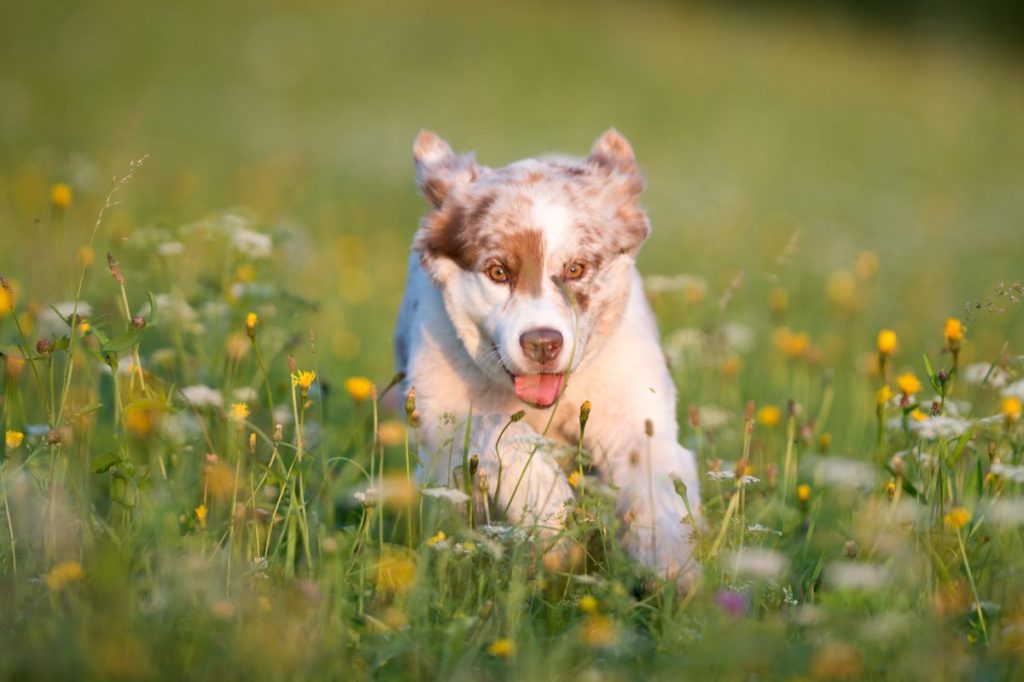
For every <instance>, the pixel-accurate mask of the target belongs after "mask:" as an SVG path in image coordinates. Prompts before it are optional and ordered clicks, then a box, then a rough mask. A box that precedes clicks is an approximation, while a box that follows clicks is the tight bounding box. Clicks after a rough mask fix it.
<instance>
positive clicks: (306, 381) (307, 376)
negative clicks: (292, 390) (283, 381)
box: [292, 370, 316, 391]
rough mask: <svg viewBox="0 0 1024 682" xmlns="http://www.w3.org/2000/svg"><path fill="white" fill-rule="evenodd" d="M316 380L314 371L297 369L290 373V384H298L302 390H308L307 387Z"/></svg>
mask: <svg viewBox="0 0 1024 682" xmlns="http://www.w3.org/2000/svg"><path fill="white" fill-rule="evenodd" d="M314 381H316V372H313V371H307V370H299V371H298V372H296V373H295V374H293V375H292V385H294V386H298V387H299V388H301V389H302V390H303V391H308V390H309V387H310V386H312V385H313V382H314Z"/></svg>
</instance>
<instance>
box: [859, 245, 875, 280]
mask: <svg viewBox="0 0 1024 682" xmlns="http://www.w3.org/2000/svg"><path fill="white" fill-rule="evenodd" d="M855 267H856V268H857V274H858V275H860V278H861V279H871V278H872V277H874V276H875V273H877V272H878V256H877V255H876V254H875V253H874V252H873V251H861V252H860V253H859V254H857V263H856V265H855Z"/></svg>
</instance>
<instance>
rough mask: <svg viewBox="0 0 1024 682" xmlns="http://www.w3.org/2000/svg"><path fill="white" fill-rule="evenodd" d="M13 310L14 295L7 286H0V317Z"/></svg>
mask: <svg viewBox="0 0 1024 682" xmlns="http://www.w3.org/2000/svg"><path fill="white" fill-rule="evenodd" d="M13 311H14V296H13V294H12V293H11V291H9V290H8V289H7V287H0V317H6V316H7V315H10V314H11V313H12V312H13Z"/></svg>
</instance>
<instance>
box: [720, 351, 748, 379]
mask: <svg viewBox="0 0 1024 682" xmlns="http://www.w3.org/2000/svg"><path fill="white" fill-rule="evenodd" d="M742 368H743V361H742V360H740V359H739V357H737V356H735V355H730V356H729V357H727V358H726V359H725V360H722V365H721V367H720V368H719V369H721V370H722V374H723V375H724V376H727V377H729V378H732V377H735V376H737V375H738V374H739V373H740V370H741V369H742Z"/></svg>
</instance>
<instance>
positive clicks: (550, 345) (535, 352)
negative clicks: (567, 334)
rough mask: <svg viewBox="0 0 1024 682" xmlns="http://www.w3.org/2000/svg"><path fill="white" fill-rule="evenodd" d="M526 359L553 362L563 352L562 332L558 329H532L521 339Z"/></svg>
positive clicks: (542, 362) (520, 343)
mask: <svg viewBox="0 0 1024 682" xmlns="http://www.w3.org/2000/svg"><path fill="white" fill-rule="evenodd" d="M519 345H520V346H522V348H523V353H525V354H526V357H528V358H530V359H531V360H534V361H536V362H539V363H541V364H542V365H543V364H544V363H547V362H551V361H552V360H554V359H555V358H557V357H558V351H560V350H562V332H560V331H558V330H557V329H547V328H541V329H531V330H530V331H528V332H526V333H524V334H523V335H522V336H520V337H519Z"/></svg>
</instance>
